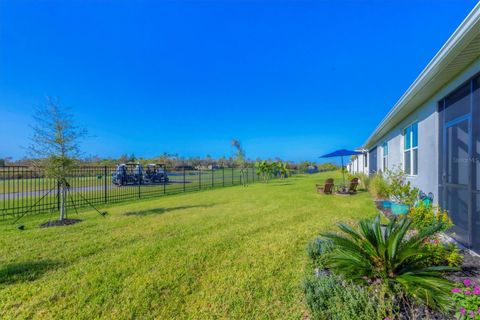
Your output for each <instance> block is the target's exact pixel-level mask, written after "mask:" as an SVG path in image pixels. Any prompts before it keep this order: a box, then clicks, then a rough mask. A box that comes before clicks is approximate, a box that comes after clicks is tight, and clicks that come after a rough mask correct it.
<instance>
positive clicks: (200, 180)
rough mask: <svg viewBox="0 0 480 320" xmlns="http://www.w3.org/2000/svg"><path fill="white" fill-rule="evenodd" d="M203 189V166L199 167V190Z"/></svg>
mask: <svg viewBox="0 0 480 320" xmlns="http://www.w3.org/2000/svg"><path fill="white" fill-rule="evenodd" d="M201 189H202V168H200V167H199V168H198V190H201Z"/></svg>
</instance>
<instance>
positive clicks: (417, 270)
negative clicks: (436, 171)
mask: <svg viewBox="0 0 480 320" xmlns="http://www.w3.org/2000/svg"><path fill="white" fill-rule="evenodd" d="M386 176H387V177H388V178H387V179H385V177H383V176H382V175H381V174H377V175H375V176H374V177H373V178H370V177H364V179H365V180H364V181H368V180H367V179H370V181H368V182H370V183H371V184H370V188H369V191H370V192H371V193H372V195H373V196H374V198H376V199H390V200H392V202H391V203H387V204H388V206H387V205H385V206H384V201H376V202H375V204H376V207H377V209H379V210H380V211H381V213H382V214H383V216H382V214H378V215H377V216H376V217H375V218H368V219H359V220H357V221H345V222H343V223H339V224H338V228H337V229H335V230H334V231H331V232H327V233H321V234H320V235H319V237H317V238H316V239H315V240H313V241H312V242H310V243H309V245H308V248H307V249H308V250H307V251H308V255H309V257H310V258H311V261H312V269H310V270H309V271H308V272H307V276H306V279H305V282H304V293H305V295H306V301H307V304H308V306H309V308H310V310H311V315H312V318H313V319H336V320H342V319H345V320H347V319H353V318H355V319H402V320H403V319H405V320H406V319H437V320H440V319H442V320H443V319H480V282H479V276H480V258H479V257H478V256H477V255H476V254H474V253H472V252H471V251H469V250H467V249H464V248H461V247H459V246H458V245H457V243H456V242H454V241H453V240H452V239H450V238H449V237H447V236H445V232H446V231H447V230H450V229H451V228H452V226H453V223H452V221H451V219H450V218H449V216H448V213H447V212H446V211H445V210H443V209H442V208H440V207H438V206H435V205H433V203H432V202H433V195H432V194H429V195H425V193H422V192H421V191H420V190H419V189H417V188H414V187H412V186H411V185H410V182H408V180H407V179H405V176H404V175H403V174H402V172H389V173H387V175H386ZM367 186H368V183H367ZM372 191H373V192H372ZM390 204H395V207H393V205H392V206H390ZM390 207H392V209H393V212H394V213H395V214H393V213H392V210H391V209H390ZM400 209H401V210H400ZM399 213H402V214H399ZM385 217H386V218H387V219H385ZM352 292H354V293H352Z"/></svg>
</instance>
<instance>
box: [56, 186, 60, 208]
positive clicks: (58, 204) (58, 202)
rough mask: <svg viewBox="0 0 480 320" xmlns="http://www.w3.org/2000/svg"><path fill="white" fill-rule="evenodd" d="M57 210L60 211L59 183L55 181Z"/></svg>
mask: <svg viewBox="0 0 480 320" xmlns="http://www.w3.org/2000/svg"><path fill="white" fill-rule="evenodd" d="M57 210H58V211H60V181H58V180H57Z"/></svg>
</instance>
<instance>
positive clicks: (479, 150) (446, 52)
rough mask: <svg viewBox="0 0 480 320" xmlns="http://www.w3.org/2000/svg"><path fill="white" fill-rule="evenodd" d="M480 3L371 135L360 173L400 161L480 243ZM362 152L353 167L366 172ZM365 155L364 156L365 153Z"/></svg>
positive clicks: (460, 234)
mask: <svg viewBox="0 0 480 320" xmlns="http://www.w3.org/2000/svg"><path fill="white" fill-rule="evenodd" d="M479 88H480V3H479V4H477V5H476V6H475V8H474V9H473V10H472V11H471V12H470V14H469V15H468V16H467V17H466V18H465V20H464V21H463V22H462V23H461V24H460V26H459V27H458V28H457V30H455V32H454V33H453V34H452V35H451V37H450V38H449V39H448V40H447V42H446V43H445V44H444V45H443V47H442V48H441V49H440V51H438V53H437V54H436V55H435V56H434V57H433V59H432V60H431V61H430V62H429V64H428V65H427V66H426V67H425V69H424V70H423V71H422V72H421V73H420V75H419V76H418V77H417V79H416V80H415V81H414V82H413V83H412V84H411V85H410V87H409V88H408V89H407V91H406V92H405V93H404V94H403V95H402V96H401V97H400V99H399V100H398V102H397V103H396V104H395V105H394V106H393V108H392V109H391V110H390V112H389V113H388V114H387V115H386V116H385V118H384V119H383V120H382V121H381V122H380V124H379V125H378V126H377V128H376V129H375V130H374V131H373V133H372V134H371V135H370V137H368V139H367V140H366V142H365V143H364V145H363V146H362V148H363V149H365V150H366V161H368V164H367V163H366V162H363V164H364V167H363V171H362V172H368V173H370V174H371V173H374V172H377V171H380V170H382V171H383V170H385V169H387V168H393V167H395V166H399V167H400V168H402V169H403V170H404V171H405V173H406V174H407V175H408V179H409V181H411V183H412V184H413V185H414V186H416V187H418V188H420V189H421V190H422V191H424V192H426V193H428V192H432V193H433V194H434V196H435V199H434V201H435V202H436V203H437V204H439V205H440V206H442V207H443V208H444V209H446V210H448V212H449V214H450V217H451V218H452V220H453V222H454V224H455V227H454V228H453V234H452V236H453V237H454V238H456V239H457V240H458V241H459V242H461V243H463V244H465V245H466V246H469V247H471V248H473V249H474V250H476V251H479V250H480V89H479ZM361 160H363V159H362V155H361V156H359V157H357V158H356V159H354V160H353V161H352V162H351V163H350V166H349V169H350V170H351V171H352V172H355V170H357V171H361V170H362V169H359V168H360V167H362V165H361V163H362V162H361ZM363 161H365V160H363Z"/></svg>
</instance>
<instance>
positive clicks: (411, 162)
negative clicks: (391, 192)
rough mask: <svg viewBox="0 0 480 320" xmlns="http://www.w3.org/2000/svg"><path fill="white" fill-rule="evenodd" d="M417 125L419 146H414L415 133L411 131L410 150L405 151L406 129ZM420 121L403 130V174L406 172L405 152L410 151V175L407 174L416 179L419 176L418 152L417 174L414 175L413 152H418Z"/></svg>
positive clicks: (408, 174)
mask: <svg viewBox="0 0 480 320" xmlns="http://www.w3.org/2000/svg"><path fill="white" fill-rule="evenodd" d="M415 123H416V124H417V146H416V147H414V146H413V133H412V132H413V131H412V130H410V148H409V149H405V129H407V128H411V127H412V126H413V125H414V124H415ZM418 124H419V122H418V120H415V121H413V122H410V124H408V125H407V126H405V127H403V129H402V138H403V139H402V145H401V148H402V163H403V172H405V152H407V151H410V173H405V174H406V175H407V176H409V177H416V176H418V151H417V174H413V150H418V136H419V134H418Z"/></svg>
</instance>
